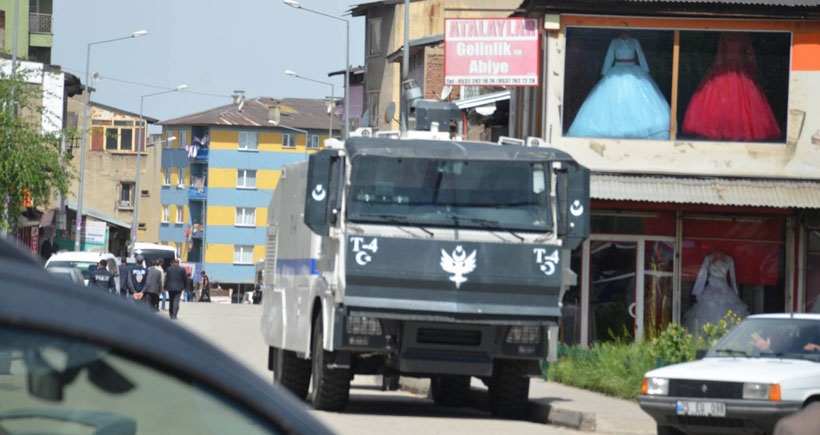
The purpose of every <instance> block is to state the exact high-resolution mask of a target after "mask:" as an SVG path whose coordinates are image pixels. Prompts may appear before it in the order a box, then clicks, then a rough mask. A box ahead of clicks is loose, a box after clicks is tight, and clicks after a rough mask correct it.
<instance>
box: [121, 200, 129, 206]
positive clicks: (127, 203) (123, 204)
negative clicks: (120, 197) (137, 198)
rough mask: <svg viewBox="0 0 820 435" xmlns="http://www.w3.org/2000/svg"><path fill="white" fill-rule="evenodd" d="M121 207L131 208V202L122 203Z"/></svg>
mask: <svg viewBox="0 0 820 435" xmlns="http://www.w3.org/2000/svg"><path fill="white" fill-rule="evenodd" d="M120 207H131V201H127V200H126V201H120Z"/></svg>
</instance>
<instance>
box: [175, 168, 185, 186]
mask: <svg viewBox="0 0 820 435" xmlns="http://www.w3.org/2000/svg"><path fill="white" fill-rule="evenodd" d="M177 186H178V187H179V188H183V187H185V168H178V169H177Z"/></svg>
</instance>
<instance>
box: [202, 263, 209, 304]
mask: <svg viewBox="0 0 820 435" xmlns="http://www.w3.org/2000/svg"><path fill="white" fill-rule="evenodd" d="M199 275H200V276H201V277H202V294H200V295H199V302H211V280H210V279H208V274H206V273H205V271H204V270H203V271H202V272H201V273H200V274H199Z"/></svg>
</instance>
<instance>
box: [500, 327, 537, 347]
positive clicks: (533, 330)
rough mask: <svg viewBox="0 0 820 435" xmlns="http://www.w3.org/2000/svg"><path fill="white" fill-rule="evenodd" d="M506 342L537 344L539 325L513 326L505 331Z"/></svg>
mask: <svg viewBox="0 0 820 435" xmlns="http://www.w3.org/2000/svg"><path fill="white" fill-rule="evenodd" d="M506 341H507V343H514V344H538V343H540V342H541V327H540V326H513V327H511V328H510V331H509V332H508V333H507V339H506Z"/></svg>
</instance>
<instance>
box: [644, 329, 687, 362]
mask: <svg viewBox="0 0 820 435" xmlns="http://www.w3.org/2000/svg"><path fill="white" fill-rule="evenodd" d="M697 348H698V343H697V341H696V340H695V339H694V338H693V337H692V334H690V333H689V332H687V331H686V328H684V327H683V326H681V325H679V324H677V323H670V324H669V325H667V327H666V329H664V330H663V331H661V333H660V334H658V336H657V337H656V338H655V339H654V340H652V341H651V342H649V353H650V354H652V356H653V357H655V359H656V365H657V366H658V367H660V366H665V365H669V364H677V363H681V362H686V361H692V360H693V359H695V350H696V349H697Z"/></svg>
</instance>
